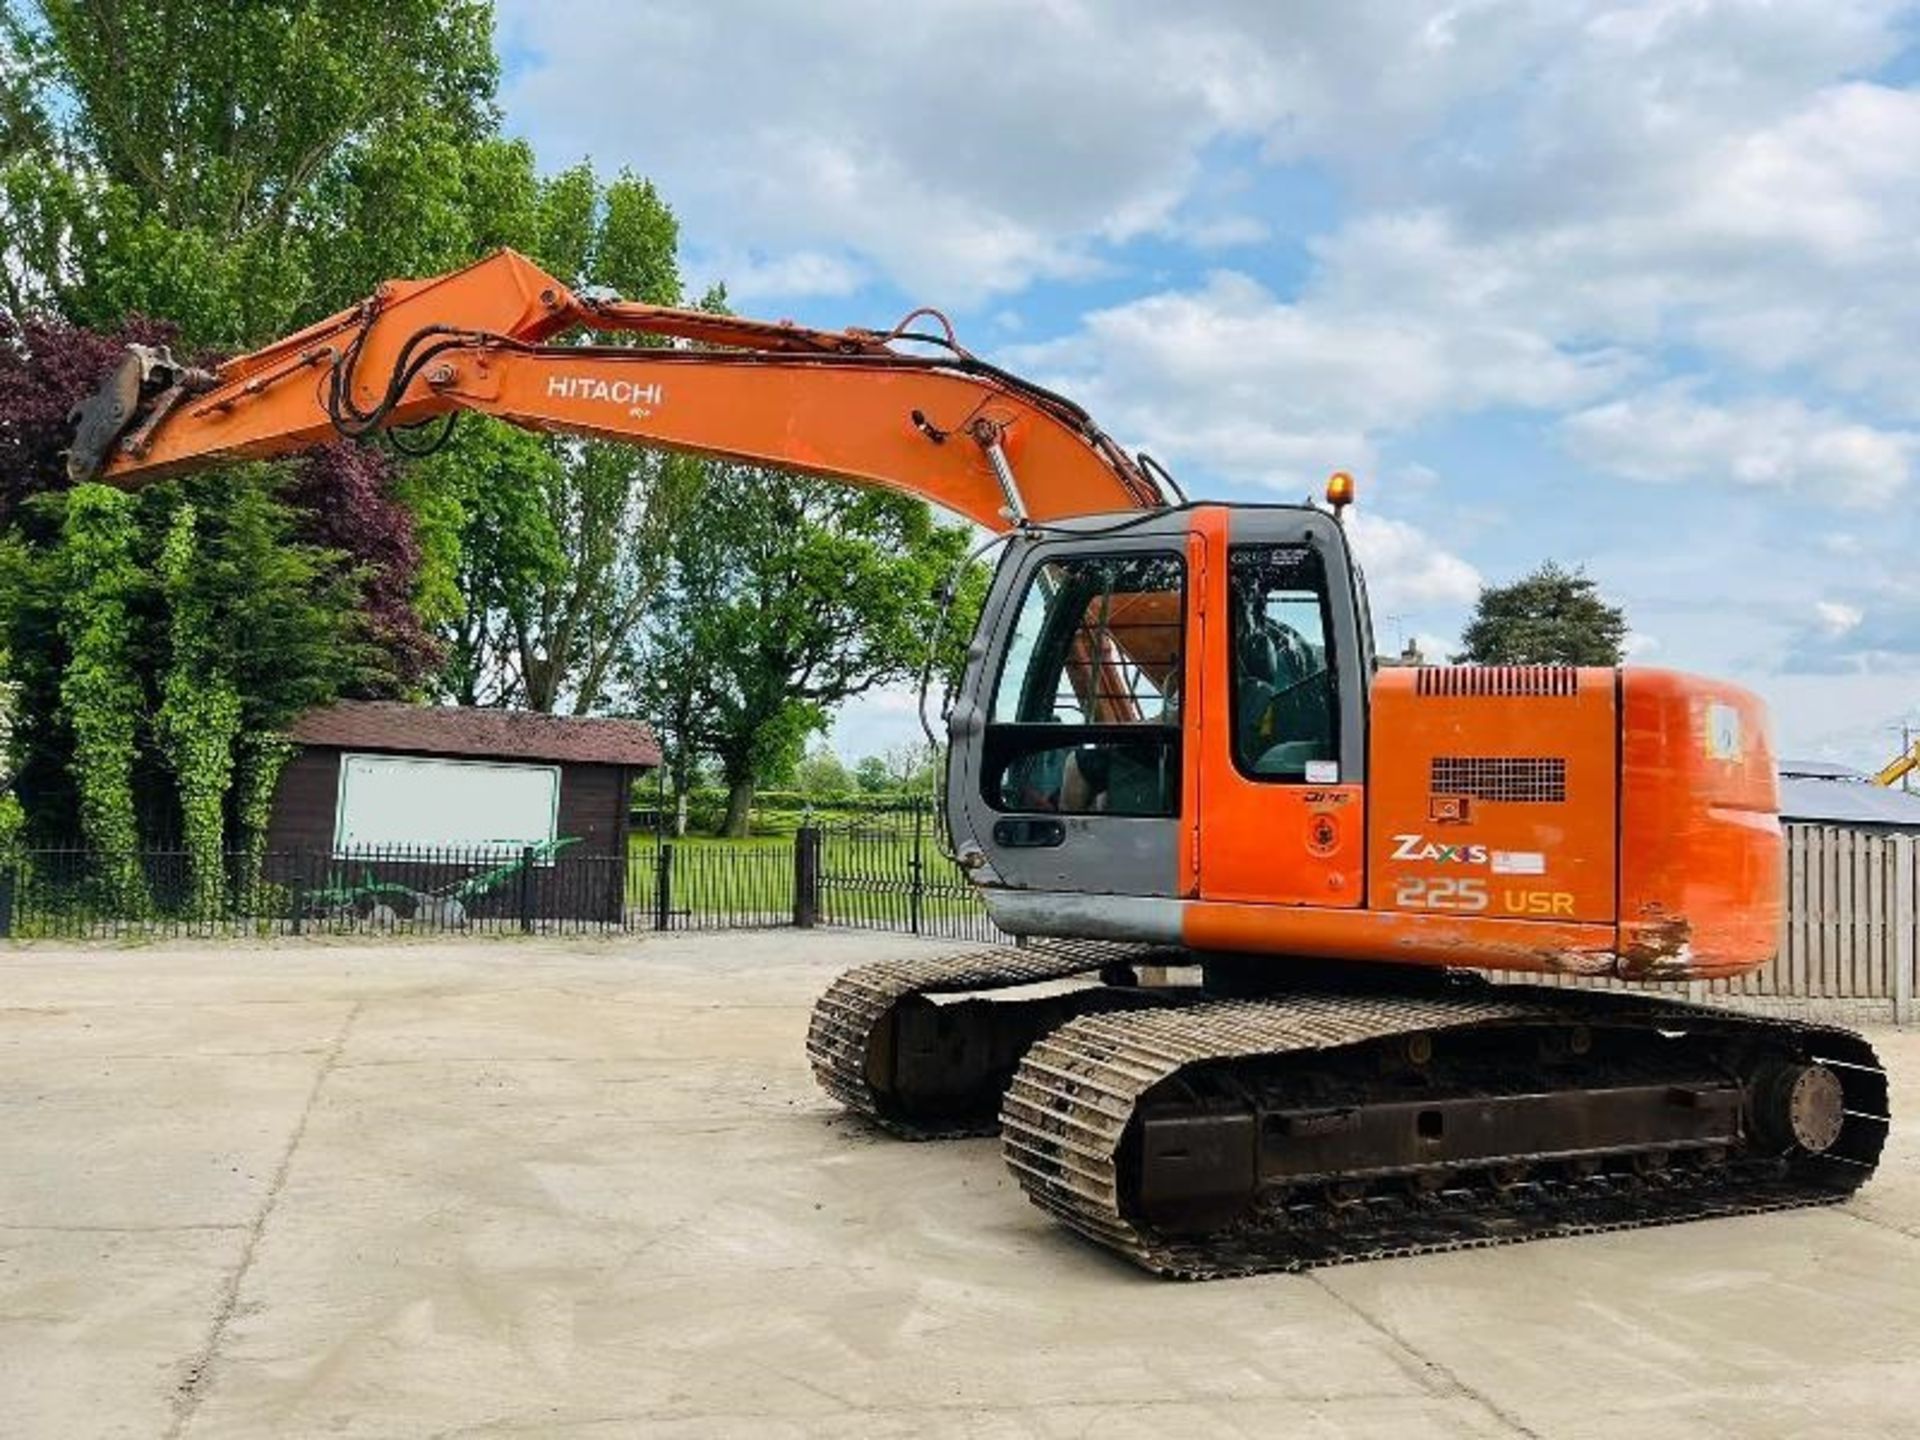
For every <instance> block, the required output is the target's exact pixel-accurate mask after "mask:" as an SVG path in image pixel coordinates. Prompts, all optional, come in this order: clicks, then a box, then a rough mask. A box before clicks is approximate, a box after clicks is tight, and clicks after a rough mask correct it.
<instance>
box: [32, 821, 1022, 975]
mask: <svg viewBox="0 0 1920 1440" xmlns="http://www.w3.org/2000/svg"><path fill="white" fill-rule="evenodd" d="M931 824H932V821H931V816H930V814H929V812H928V809H927V807H924V806H903V807H900V808H899V809H897V810H887V811H880V810H876V811H875V812H873V813H872V814H862V815H860V816H858V817H853V818H844V819H839V820H835V821H832V822H829V823H805V824H802V825H801V826H800V827H799V828H798V830H797V831H796V832H795V833H794V834H792V835H789V836H785V837H780V838H774V839H764V840H749V841H715V840H706V839H698V838H692V839H668V838H665V837H661V836H656V835H650V834H639V835H635V836H634V837H633V839H632V842H631V844H630V846H629V848H628V849H627V851H626V853H624V854H585V853H581V850H580V848H579V847H577V846H570V845H565V844H563V845H561V846H558V847H532V848H527V849H523V850H518V851H515V850H511V849H504V850H503V849H501V848H498V847H488V848H484V849H436V848H421V847H410V848H385V849H378V850H366V851H360V852H355V853H351V854H336V853H332V852H329V851H315V850H272V851H267V852H265V853H252V854H249V853H241V852H234V853H229V854H226V855H223V856H222V857H221V858H220V865H219V868H218V870H217V872H215V873H201V872H199V871H197V870H196V867H195V864H194V860H193V857H191V856H190V855H189V854H188V852H186V851H185V850H181V849H155V850H142V851H139V852H137V853H132V854H127V855H111V854H103V853H100V852H98V851H92V850H87V849H83V848H79V847H68V848H40V849H27V850H22V851H17V852H15V853H13V854H11V855H8V856H4V857H0V937H14V938H22V939H26V938H37V937H50V938H62V939H138V938H151V939H164V938H168V937H173V936H193V935H240V934H252V935H303V934H487V933H510V932H521V933H576V932H588V931H603V930H731V929H750V928H765V927H772V926H790V925H797V926H803V927H804V926H812V925H842V926H853V927H858V928H862V929H881V930H898V931H903V932H906V933H909V934H915V935H930V936H940V937H945V938H953V939H970V940H983V941H992V940H999V939H1002V938H1004V937H1003V936H1002V935H1001V933H1000V931H999V930H998V929H997V928H996V927H995V926H994V925H993V923H992V921H990V920H989V919H988V918H987V914H986V908H985V906H984V905H983V903H982V902H981V900H980V899H979V897H978V895H977V894H975V892H974V891H973V889H972V887H971V886H969V885H968V884H967V882H966V880H965V878H964V876H963V875H962V874H961V872H960V870H959V868H958V867H957V866H955V865H954V864H953V863H952V862H951V861H949V860H948V859H946V858H945V857H944V856H943V855H942V854H941V853H940V852H939V850H938V848H937V847H936V846H935V844H934V843H933V839H932V835H931Z"/></svg>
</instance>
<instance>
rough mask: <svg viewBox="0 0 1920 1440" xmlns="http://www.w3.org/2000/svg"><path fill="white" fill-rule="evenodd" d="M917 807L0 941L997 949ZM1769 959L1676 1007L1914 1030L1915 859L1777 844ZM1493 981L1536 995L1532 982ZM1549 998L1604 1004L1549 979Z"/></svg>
mask: <svg viewBox="0 0 1920 1440" xmlns="http://www.w3.org/2000/svg"><path fill="white" fill-rule="evenodd" d="M934 823H935V821H934V817H933V816H932V814H931V813H930V811H929V810H928V809H927V807H924V806H911V805H909V806H900V807H897V808H892V809H876V810H874V811H872V812H866V813H861V814H858V815H850V816H842V817H840V818H836V819H832V820H827V821H812V820H809V821H808V822H807V823H804V824H802V825H800V827H799V828H798V830H797V831H796V832H795V833H794V834H792V835H791V836H786V837H780V838H770V839H763V840H753V841H743V842H731V841H712V840H703V839H680V840H675V839H665V838H661V837H657V836H653V835H636V836H635V837H634V839H633V842H632V845H631V847H630V849H629V850H628V852H627V853H626V854H624V855H621V854H614V855H604V854H602V855H594V854H582V853H580V851H579V847H565V848H560V849H557V850H543V849H527V850H522V851H519V852H513V851H505V852H503V851H501V850H499V849H497V848H495V849H487V850H427V849H401V850H381V851H375V852H367V853H363V854H354V855H346V856H341V855H334V854H331V853H328V852H324V851H301V850H292V851H288V850H276V851H268V852H266V853H265V854H256V855H249V854H230V855H226V856H224V857H222V864H221V868H220V871H219V873H218V874H214V875H206V874H196V873H195V871H194V866H193V864H192V861H191V859H190V857H189V856H188V854H187V853H186V852H185V851H184V850H146V851H141V852H139V853H137V854H134V855H128V856H119V857H115V856H109V855H102V854H100V853H98V852H94V851H89V850H83V849H77V848H75V849H34V850H25V851H20V852H17V853H14V854H12V855H10V856H5V857H0V936H13V937H17V938H33V937H42V936H44V937H56V938H66V939H131V938H165V937H168V936H192V935H236V934H258V935H301V934H443V933H450V934H474V933H478V934H487V933H515V932H518V933H573V932H587V931H609V930H729V929H745V928H766V927H774V926H800V927H803V928H804V927H808V926H815V925H822V926H828V925H831V926H843V927H852V928H858V929H866V930H887V931H896V932H900V933H905V934H912V935H926V936H931V937H936V938H943V939H955V940H979V941H996V940H1000V939H1003V938H1005V937H1004V936H1003V935H1002V934H1001V932H1000V931H999V930H998V928H997V927H995V925H994V924H993V922H992V921H991V920H990V919H989V918H988V917H987V913H986V907H985V905H984V904H983V902H982V901H981V899H980V897H979V895H978V894H977V893H976V892H975V891H974V889H973V888H972V886H970V885H969V884H968V883H967V880H966V878H965V876H964V875H963V874H962V872H961V871H960V869H959V867H958V866H957V865H955V864H954V863H953V862H952V861H951V860H949V859H948V858H947V857H946V856H945V855H944V854H943V853H941V850H940V848H939V846H938V845H937V844H936V842H935V836H934V831H933V826H934ZM1786 839H1787V847H1786V850H1787V876H1786V895H1785V898H1786V912H1785V918H1784V921H1783V924H1782V927H1781V937H1780V938H1781V944H1780V952H1779V955H1778V957H1777V958H1776V959H1775V960H1774V961H1773V963H1772V964H1770V965H1768V966H1765V967H1763V968H1761V969H1759V970H1756V971H1754V972H1753V973H1752V974H1750V975H1744V976H1741V977H1739V978H1738V979H1734V980H1717V981H1712V982H1697V983H1694V984H1692V985H1688V986H1686V987H1684V993H1686V994H1689V995H1691V996H1693V997H1695V998H1698V999H1702V1000H1724V1001H1726V1002H1728V1003H1731V1004H1734V1005H1738V1006H1743V1007H1748V1008H1756V1009H1781V1010H1792V1011H1795V1012H1799V1013H1807V1012H1812V1013H1816V1014H1818V1013H1820V1012H1823V1011H1829V1012H1833V1013H1834V1014H1835V1015H1836V1016H1837V1017H1841V1018H1863V1017H1864V1018H1874V1017H1885V1018H1888V1019H1894V1020H1897V1021H1899V1022H1900V1023H1910V1022H1912V1020H1913V1019H1914V1018H1915V1008H1916V1007H1915V992H1916V990H1917V989H1920V847H1917V846H1916V842H1915V839H1914V838H1913V837H1910V836H1905V835H1875V834H1868V833H1864V832H1860V831H1855V830H1848V829H1844V828H1838V827H1828V826H1817V825H1798V824H1795V825H1788V826H1787V827H1786ZM1503 978H1513V979H1539V978H1541V977H1537V976H1519V975H1517V976H1512V977H1503ZM1560 983H1567V984H1595V985H1603V986H1605V985H1612V984H1616V983H1619V982H1613V981H1608V980H1588V979H1574V978H1572V977H1562V978H1561V981H1560Z"/></svg>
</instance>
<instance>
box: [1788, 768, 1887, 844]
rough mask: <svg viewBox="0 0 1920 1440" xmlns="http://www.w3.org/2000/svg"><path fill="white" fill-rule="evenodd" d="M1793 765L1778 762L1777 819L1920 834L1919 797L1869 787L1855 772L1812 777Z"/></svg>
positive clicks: (1838, 769)
mask: <svg viewBox="0 0 1920 1440" xmlns="http://www.w3.org/2000/svg"><path fill="white" fill-rule="evenodd" d="M1810 768H1811V767H1810V766H1809V767H1805V768H1803V767H1802V766H1800V765H1799V764H1797V763H1796V762H1793V761H1787V760H1783V761H1781V762H1780V818H1781V819H1782V820H1808V821H1820V822H1825V823H1827V824H1832V825H1878V826H1883V827H1885V828H1888V829H1898V830H1914V831H1920V795H1909V794H1907V793H1906V792H1905V791H1902V790H1889V789H1886V788H1885V787H1884V786H1880V785H1869V784H1868V783H1867V782H1866V780H1865V779H1864V778H1863V777H1862V776H1861V775H1860V773H1859V772H1858V771H1849V770H1846V769H1844V767H1841V766H1827V767H1825V768H1826V769H1828V770H1829V771H1834V770H1837V771H1839V772H1840V773H1839V774H1828V775H1820V776H1814V775H1809V774H1807V773H1806V770H1807V769H1810Z"/></svg>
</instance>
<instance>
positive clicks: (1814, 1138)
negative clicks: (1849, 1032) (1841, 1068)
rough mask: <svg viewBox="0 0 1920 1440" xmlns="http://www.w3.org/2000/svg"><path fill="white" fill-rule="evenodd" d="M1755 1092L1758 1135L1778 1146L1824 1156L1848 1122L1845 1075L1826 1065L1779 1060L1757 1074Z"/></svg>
mask: <svg viewBox="0 0 1920 1440" xmlns="http://www.w3.org/2000/svg"><path fill="white" fill-rule="evenodd" d="M1749 1093H1750V1097H1751V1103H1752V1107H1753V1128H1754V1131H1755V1133H1756V1134H1758V1135H1759V1136H1760V1138H1762V1139H1763V1140H1765V1141H1766V1142H1767V1143H1768V1144H1770V1145H1773V1146H1775V1147H1776V1148H1778V1149H1782V1150H1785V1149H1789V1148H1795V1149H1800V1150H1804V1151H1806V1152H1807V1153H1808V1154H1809V1155H1821V1154H1824V1153H1825V1152H1826V1151H1828V1150H1830V1149H1832V1148H1833V1143H1834V1141H1836V1140H1838V1139H1839V1138H1840V1127H1841V1126H1842V1125H1844V1124H1845V1123H1846V1098H1845V1096H1844V1095H1843V1094H1842V1093H1841V1089H1840V1077H1839V1076H1838V1075H1835V1074H1834V1073H1833V1071H1831V1070H1829V1069H1828V1068H1827V1067H1826V1066H1824V1065H1809V1064H1799V1063H1793V1062H1788V1061H1774V1062H1772V1063H1771V1064H1768V1065H1766V1066H1765V1067H1763V1068H1762V1069H1761V1070H1760V1071H1759V1072H1758V1073H1757V1074H1756V1075H1755V1076H1754V1080H1753V1085H1752V1088H1751V1090H1750V1092H1749Z"/></svg>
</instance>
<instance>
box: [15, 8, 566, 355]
mask: <svg viewBox="0 0 1920 1440" xmlns="http://www.w3.org/2000/svg"><path fill="white" fill-rule="evenodd" d="M0 77H6V78H4V79H0V140H4V141H5V142H6V144H7V150H6V151H4V152H0V164H3V165H4V169H3V170H0V285H4V286H5V290H4V292H0V293H4V294H5V296H6V298H7V300H8V303H9V305H10V308H12V309H14V310H15V311H16V312H18V311H21V310H24V309H27V308H32V307H35V306H39V307H51V308H56V309H58V310H59V311H61V312H62V313H63V314H65V315H67V316H68V317H69V318H70V319H73V320H75V321H78V322H80V323H82V324H87V325H92V326H95V327H98V328H110V327H111V326H113V325H114V324H116V323H118V322H119V320H120V319H121V318H122V317H124V316H125V315H127V314H130V313H142V314H149V315H158V316H165V317H167V318H169V319H171V320H173V321H175V322H177V323H178V324H179V325H180V326H181V327H182V333H183V338H184V339H185V340H186V341H187V342H188V343H189V344H190V345H225V346H235V345H245V344H249V343H253V342H257V341H259V340H261V339H264V338H266V337H268V336H271V335H276V334H279V333H282V332H283V331H285V330H286V329H287V328H289V326H290V325H292V324H293V323H294V322H296V321H298V320H301V319H305V318H310V317H312V316H314V315H318V314H323V313H325V312H326V311H327V310H328V309H329V308H332V307H334V306H337V305H338V304H340V303H343V302H344V301H346V300H348V299H350V298H352V297H355V296H357V295H359V294H361V293H363V292H364V290H365V288H366V286H368V285H369V284H371V283H372V282H373V281H375V280H377V279H379V278H381V277H382V276H384V275H387V274H393V273H397V272H396V270H395V269H394V266H395V264H396V263H399V264H401V265H402V267H403V268H407V269H411V268H414V267H416V266H417V267H418V268H420V269H422V270H427V271H431V270H437V269H441V268H444V265H445V264H446V263H447V262H448V261H449V260H451V259H452V258H453V257H455V256H462V255H464V254H466V253H467V252H469V251H471V250H472V249H473V248H474V247H475V246H476V245H477V244H480V243H484V242H486V241H488V240H491V239H493V238H494V235H495V234H497V233H498V232H499V230H500V229H501V227H502V224H508V225H510V224H511V222H512V220H513V219H514V217H515V216H516V215H524V213H525V212H524V207H522V209H521V210H519V211H516V209H515V208H514V207H513V206H511V205H505V206H503V207H502V209H501V211H500V212H499V213H500V216H501V217H502V218H501V219H500V220H493V219H489V218H488V214H489V212H486V211H483V210H480V209H479V208H478V207H476V206H475V205H474V204H473V203H471V202H472V199H473V198H474V197H475V196H477V195H481V196H485V197H487V198H489V199H499V198H502V197H501V196H499V195H498V194H497V193H495V192H497V191H498V190H499V189H500V188H501V186H500V180H501V175H502V172H503V171H505V172H509V173H512V174H515V175H517V174H518V173H519V172H522V171H524V172H526V173H527V174H529V175H530V173H531V157H530V155H529V154H528V153H527V152H526V149H525V147H524V146H515V145H513V144H511V143H510V142H506V141H501V140H499V139H497V138H496V136H497V130H498V116H497V112H496V110H495V108H494V103H493V96H494V90H495V87H496V85H497V83H498V62H497V61H496V59H495V56H494V53H493V45H492V6H491V5H490V4H489V3H486V0H257V3H248V4H209V3H207V0H0ZM507 189H508V190H509V191H510V192H513V191H516V190H523V189H524V187H516V186H513V185H509V186H508V187H507Z"/></svg>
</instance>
